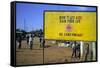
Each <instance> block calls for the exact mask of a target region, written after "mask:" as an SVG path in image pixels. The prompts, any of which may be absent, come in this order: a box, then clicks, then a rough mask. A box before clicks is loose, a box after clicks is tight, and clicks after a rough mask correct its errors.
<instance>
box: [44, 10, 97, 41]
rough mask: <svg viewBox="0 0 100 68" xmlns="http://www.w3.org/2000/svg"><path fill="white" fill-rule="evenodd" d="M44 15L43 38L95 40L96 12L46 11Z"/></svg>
mask: <svg viewBox="0 0 100 68" xmlns="http://www.w3.org/2000/svg"><path fill="white" fill-rule="evenodd" d="M44 16H45V19H44V23H45V25H44V37H45V39H53V40H82V41H96V12H63V11H59V12H57V11H53V12H50V11H46V12H45V14H44Z"/></svg>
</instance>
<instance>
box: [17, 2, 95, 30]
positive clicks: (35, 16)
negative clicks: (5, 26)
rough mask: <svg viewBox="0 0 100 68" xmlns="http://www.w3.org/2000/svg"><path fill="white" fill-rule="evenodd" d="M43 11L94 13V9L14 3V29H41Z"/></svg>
mask: <svg viewBox="0 0 100 68" xmlns="http://www.w3.org/2000/svg"><path fill="white" fill-rule="evenodd" d="M44 10H65V11H96V8H95V7H83V6H64V5H48V4H33V3H16V29H23V30H25V31H27V32H29V31H32V30H37V29H43V12H44Z"/></svg>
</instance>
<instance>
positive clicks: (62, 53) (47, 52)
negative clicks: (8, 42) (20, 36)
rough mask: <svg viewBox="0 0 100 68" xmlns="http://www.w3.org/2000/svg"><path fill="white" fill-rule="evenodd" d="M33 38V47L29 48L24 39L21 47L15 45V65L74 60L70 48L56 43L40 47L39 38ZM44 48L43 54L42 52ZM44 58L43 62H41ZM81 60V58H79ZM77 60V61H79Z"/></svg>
mask: <svg viewBox="0 0 100 68" xmlns="http://www.w3.org/2000/svg"><path fill="white" fill-rule="evenodd" d="M34 39H35V40H33V49H32V50H31V49H29V47H28V45H27V43H26V41H25V40H24V41H22V48H21V49H18V48H17V47H16V63H17V65H29V64H43V63H64V62H66V63H67V62H74V61H73V60H72V59H71V54H72V48H70V47H68V48H65V47H58V46H57V45H52V46H48V45H50V43H49V42H48V45H47V44H46V46H48V47H45V48H44V49H43V48H40V46H39V45H40V43H39V39H38V38H37V37H35V38H34ZM43 50H44V54H43ZM43 59H44V62H43ZM81 60H82V59H81ZM81 60H78V61H81Z"/></svg>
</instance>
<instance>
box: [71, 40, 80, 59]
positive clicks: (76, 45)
mask: <svg viewBox="0 0 100 68" xmlns="http://www.w3.org/2000/svg"><path fill="white" fill-rule="evenodd" d="M72 49H73V51H72V56H71V58H75V59H80V43H77V42H76V41H74V42H73V43H72Z"/></svg>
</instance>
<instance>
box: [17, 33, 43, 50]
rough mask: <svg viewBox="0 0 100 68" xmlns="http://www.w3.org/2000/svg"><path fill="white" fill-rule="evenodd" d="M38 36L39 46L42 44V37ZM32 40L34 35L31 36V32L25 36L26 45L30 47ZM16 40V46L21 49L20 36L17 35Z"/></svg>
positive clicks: (31, 46)
mask: <svg viewBox="0 0 100 68" xmlns="http://www.w3.org/2000/svg"><path fill="white" fill-rule="evenodd" d="M38 38H39V43H40V47H42V46H43V37H41V36H40V37H38ZM33 40H34V36H32V34H30V35H27V37H26V41H27V45H28V47H29V48H30V49H32V48H33ZM16 41H17V45H18V48H19V49H21V45H22V36H21V35H19V36H18V38H17V39H16Z"/></svg>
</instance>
